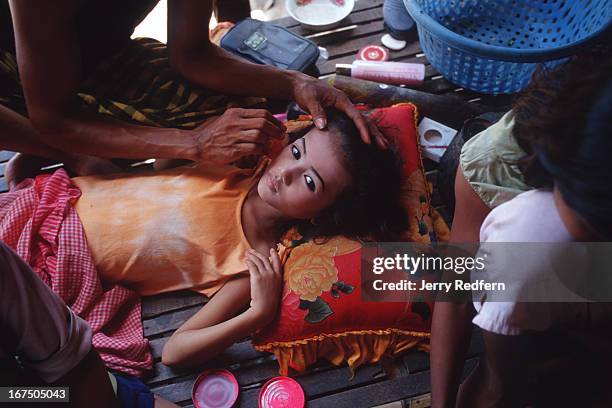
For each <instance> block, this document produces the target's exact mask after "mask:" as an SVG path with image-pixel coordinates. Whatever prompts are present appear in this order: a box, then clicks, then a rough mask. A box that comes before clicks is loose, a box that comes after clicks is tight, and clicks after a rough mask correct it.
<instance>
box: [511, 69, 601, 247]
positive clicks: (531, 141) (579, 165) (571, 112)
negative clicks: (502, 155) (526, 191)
mask: <svg viewBox="0 0 612 408" xmlns="http://www.w3.org/2000/svg"><path fill="white" fill-rule="evenodd" d="M611 72H612V59H611V58H608V59H607V60H605V61H602V62H599V63H590V61H588V60H587V59H586V58H581V59H579V60H574V61H572V62H570V63H567V64H566V65H564V66H562V67H560V68H557V69H555V70H552V71H548V72H540V73H539V74H538V75H537V76H536V78H535V79H534V81H533V83H532V84H531V85H530V86H529V87H528V88H527V90H526V91H525V93H524V94H523V96H522V97H521V98H519V99H518V101H517V103H516V105H515V107H514V114H515V123H514V128H513V135H514V137H515V139H516V140H517V142H518V143H519V144H520V145H521V147H523V148H524V149H525V151H526V152H527V157H526V158H525V159H524V160H522V162H521V163H520V166H521V170H522V171H523V174H524V177H525V181H526V182H527V184H529V185H531V186H533V187H536V188H540V187H552V186H553V185H555V186H556V187H557V188H558V189H559V191H560V193H561V195H562V197H563V200H564V201H565V202H566V203H567V205H568V206H569V207H570V208H572V209H573V210H574V211H575V212H576V213H577V214H579V215H580V216H581V217H582V218H583V219H584V220H585V221H586V222H587V224H588V225H589V226H590V227H591V228H592V229H593V230H594V231H596V232H597V233H598V235H600V236H601V237H603V238H604V239H607V240H611V239H612V184H611V183H610V180H609V176H608V174H609V173H610V168H611V167H610V163H611V162H612V137H610V134H611V133H610V132H611V129H612V77H611V74H610V73H611Z"/></svg>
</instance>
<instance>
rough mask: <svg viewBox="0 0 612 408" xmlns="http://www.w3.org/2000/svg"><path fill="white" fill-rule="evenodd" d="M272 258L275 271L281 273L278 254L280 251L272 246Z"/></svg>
mask: <svg viewBox="0 0 612 408" xmlns="http://www.w3.org/2000/svg"><path fill="white" fill-rule="evenodd" d="M270 259H271V260H272V269H273V270H274V272H275V273H277V274H280V271H281V262H280V258H279V256H278V252H276V250H275V249H274V248H270Z"/></svg>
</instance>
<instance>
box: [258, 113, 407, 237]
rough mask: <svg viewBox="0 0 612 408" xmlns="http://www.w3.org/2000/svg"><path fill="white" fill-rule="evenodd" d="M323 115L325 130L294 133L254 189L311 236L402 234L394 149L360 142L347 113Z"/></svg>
mask: <svg viewBox="0 0 612 408" xmlns="http://www.w3.org/2000/svg"><path fill="white" fill-rule="evenodd" d="M327 117H328V125H327V128H326V129H325V130H319V129H317V128H315V127H312V128H310V129H309V130H307V132H306V133H305V134H304V135H303V136H301V137H299V136H296V135H294V136H295V137H294V138H292V139H293V140H292V142H291V143H289V144H288V145H287V146H286V147H285V148H284V149H283V150H282V151H281V153H280V154H279V155H278V156H277V157H276V158H275V159H274V160H273V161H272V162H271V163H270V165H269V166H268V168H267V169H266V172H265V173H264V174H263V176H262V178H261V179H260V180H259V184H258V186H257V191H258V193H259V196H260V197H261V199H262V200H263V201H265V202H266V203H267V204H268V205H270V206H271V207H273V208H275V209H276V210H277V211H278V212H279V213H280V214H282V216H284V217H286V218H288V219H291V220H294V221H298V224H299V226H300V229H301V231H302V232H303V233H307V234H309V235H316V236H330V235H336V234H343V235H348V236H359V237H365V236H368V235H371V236H374V237H383V236H385V235H384V234H385V233H392V232H399V231H402V230H404V229H405V227H406V225H407V221H406V216H405V214H404V212H403V210H402V207H401V206H400V200H399V195H400V186H401V173H400V168H399V165H398V161H397V158H396V156H395V154H394V153H393V151H392V150H391V149H389V150H386V151H383V150H380V149H378V148H377V147H376V146H374V145H367V144H365V143H363V142H362V141H361V139H360V137H359V132H358V131H357V129H356V128H355V125H354V124H353V121H352V120H350V119H349V118H348V117H347V116H346V115H344V114H342V113H339V112H336V111H328V112H327ZM300 221H301V222H300ZM306 230H308V231H306Z"/></svg>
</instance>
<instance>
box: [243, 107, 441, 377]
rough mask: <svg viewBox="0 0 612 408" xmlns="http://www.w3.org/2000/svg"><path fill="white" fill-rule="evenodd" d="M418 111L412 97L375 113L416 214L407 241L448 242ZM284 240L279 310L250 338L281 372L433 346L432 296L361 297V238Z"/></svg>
mask: <svg viewBox="0 0 612 408" xmlns="http://www.w3.org/2000/svg"><path fill="white" fill-rule="evenodd" d="M416 115H417V111H416V107H415V106H414V105H412V104H409V103H406V104H400V105H395V106H392V107H389V108H381V109H376V110H374V111H372V112H371V117H372V118H373V119H374V120H375V121H376V122H377V124H378V127H379V128H380V129H381V131H382V132H383V133H384V134H385V136H386V137H387V138H390V139H393V140H394V142H395V144H396V146H397V148H398V150H399V153H400V156H401V158H402V172H403V174H404V176H405V185H404V186H403V188H402V189H403V194H402V200H403V202H404V204H405V206H406V210H407V211H408V213H409V216H410V219H411V225H410V228H409V229H408V230H407V231H406V234H405V240H406V241H411V242H431V241H436V240H445V239H446V237H447V235H448V228H447V227H446V224H444V221H443V220H442V219H441V218H440V217H439V216H438V215H437V213H436V212H435V211H434V210H433V209H432V207H431V205H430V195H429V188H428V184H427V181H426V179H425V175H424V173H423V165H422V160H421V155H420V147H419V145H418V138H417V136H416V135H417V132H416ZM298 127H299V126H298ZM434 220H435V221H434ZM284 245H285V246H286V247H287V248H288V250H287V251H286V256H285V257H284V280H285V283H284V288H283V296H282V301H281V307H280V313H279V315H278V317H277V319H275V321H274V322H273V323H272V324H271V325H269V326H268V327H266V328H265V329H264V330H262V331H260V332H258V333H257V334H255V335H254V336H253V343H254V345H255V348H256V349H258V350H260V351H268V352H272V353H274V354H275V355H276V357H277V359H278V362H279V365H280V372H281V374H287V373H288V371H289V368H290V367H291V368H293V369H295V370H297V371H303V370H305V369H306V368H307V367H308V366H309V365H310V364H313V363H314V362H316V361H317V360H318V359H319V358H326V359H327V360H329V361H331V362H332V363H333V364H336V365H339V364H342V363H343V362H347V363H348V364H349V366H350V367H351V368H356V367H358V366H359V365H361V364H363V363H366V362H376V361H378V360H380V358H381V357H383V356H396V355H398V354H399V353H402V352H404V351H406V350H409V349H413V348H418V349H423V350H427V349H428V347H429V346H428V344H429V331H430V324H431V321H430V319H431V310H432V306H433V304H432V303H431V302H426V301H423V300H421V301H417V302H404V303H397V302H396V303H392V302H364V301H362V293H361V291H362V285H361V283H362V282H361V244H360V243H358V242H355V241H353V240H350V239H348V238H346V237H342V236H338V237H334V238H331V239H327V240H325V241H324V242H315V241H312V240H311V241H306V242H303V240H302V239H301V237H300V236H299V234H297V233H296V232H295V231H290V232H289V233H288V234H287V236H286V237H285V239H284Z"/></svg>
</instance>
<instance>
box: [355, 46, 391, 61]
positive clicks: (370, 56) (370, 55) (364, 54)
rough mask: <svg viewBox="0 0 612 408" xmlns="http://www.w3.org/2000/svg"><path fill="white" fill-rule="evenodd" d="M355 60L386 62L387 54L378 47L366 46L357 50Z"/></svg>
mask: <svg viewBox="0 0 612 408" xmlns="http://www.w3.org/2000/svg"><path fill="white" fill-rule="evenodd" d="M357 58H359V59H360V60H363V61H386V60H388V59H389V52H388V51H387V50H386V49H385V48H383V47H381V46H380V45H366V46H365V47H362V48H361V49H360V50H359V52H358V53H357Z"/></svg>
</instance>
